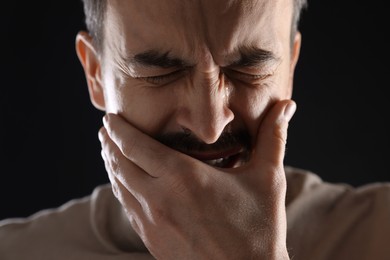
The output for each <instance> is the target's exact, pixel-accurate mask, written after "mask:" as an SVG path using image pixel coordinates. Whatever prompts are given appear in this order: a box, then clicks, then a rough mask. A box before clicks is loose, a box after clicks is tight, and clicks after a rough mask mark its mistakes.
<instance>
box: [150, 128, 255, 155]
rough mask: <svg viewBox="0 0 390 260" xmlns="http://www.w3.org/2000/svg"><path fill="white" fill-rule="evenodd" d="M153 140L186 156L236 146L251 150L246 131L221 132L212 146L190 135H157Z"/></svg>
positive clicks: (249, 139)
mask: <svg viewBox="0 0 390 260" xmlns="http://www.w3.org/2000/svg"><path fill="white" fill-rule="evenodd" d="M155 139H156V140H157V141H159V142H161V143H163V144H164V145H166V146H168V147H170V148H172V149H174V150H177V151H180V152H182V153H186V154H190V153H194V152H195V153H196V152H207V151H223V150H226V149H229V148H233V147H237V146H242V147H243V148H245V149H246V150H248V151H249V150H250V148H251V138H250V135H249V133H248V131H246V130H236V131H234V132H230V131H229V132H223V133H222V134H221V136H220V137H219V138H218V140H217V141H216V142H215V143H212V144H206V143H204V142H203V141H201V140H199V139H198V138H197V137H196V136H194V135H192V134H191V133H167V134H161V135H158V136H156V137H155Z"/></svg>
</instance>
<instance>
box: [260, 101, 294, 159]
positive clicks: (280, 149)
mask: <svg viewBox="0 0 390 260" xmlns="http://www.w3.org/2000/svg"><path fill="white" fill-rule="evenodd" d="M295 111H296V104H295V102H294V101H292V100H283V101H279V102H277V103H276V104H275V105H274V106H273V107H272V108H271V109H270V111H269V112H268V114H267V115H266V116H265V118H264V121H263V123H262V124H261V126H260V129H259V132H258V136H257V141H256V149H255V152H254V159H255V160H254V161H255V162H256V164H257V165H258V166H261V165H262V166H263V167H264V166H267V165H268V166H271V167H277V166H282V165H283V160H284V154H285V146H286V143H287V128H288V123H289V121H290V119H291V118H292V116H293V115H294V113H295Z"/></svg>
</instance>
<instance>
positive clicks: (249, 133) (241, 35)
mask: <svg viewBox="0 0 390 260" xmlns="http://www.w3.org/2000/svg"><path fill="white" fill-rule="evenodd" d="M107 5H108V6H107V13H106V18H105V27H104V44H103V52H102V55H101V57H100V59H97V60H98V62H97V63H98V66H99V67H100V73H101V79H100V85H99V86H100V88H101V89H100V91H101V92H99V91H98V93H95V94H94V95H95V96H99V95H102V96H101V97H100V99H101V100H104V101H103V102H100V104H101V106H100V108H103V109H105V110H106V112H109V113H116V114H120V115H122V116H123V117H124V118H125V119H126V120H127V121H128V122H129V123H131V124H133V125H134V126H136V127H137V128H139V129H140V130H142V131H143V132H145V133H147V134H149V135H150V136H152V137H154V138H156V139H157V140H160V141H161V142H163V143H165V144H167V145H168V146H171V147H172V148H174V149H176V150H180V151H182V152H184V153H187V154H189V155H191V156H193V157H195V158H198V159H200V160H202V161H205V162H207V163H209V164H211V165H214V166H219V167H236V166H238V165H240V164H241V163H242V162H243V161H245V160H247V159H248V158H250V156H248V155H249V154H250V151H251V150H252V149H253V146H252V144H253V143H254V142H255V139H256V136H257V130H258V127H259V125H260V123H261V121H262V118H263V116H264V114H265V113H266V111H267V109H268V108H269V107H270V106H271V105H272V104H273V103H274V102H275V101H277V100H282V99H288V98H290V97H291V92H292V76H293V70H294V67H295V63H296V60H297V56H298V52H299V44H300V42H299V37H298V38H297V39H296V42H295V45H291V38H290V30H291V17H292V1H291V0H259V1H254V0H248V1H242V0H237V1H235V0H229V1H227V0H199V1H182V0H169V1H168V0H160V1H154V0H143V1H135V0H110V1H107ZM99 93H101V94H99ZM92 96H93V95H92ZM92 98H93V99H94V97H92ZM95 98H96V97H95Z"/></svg>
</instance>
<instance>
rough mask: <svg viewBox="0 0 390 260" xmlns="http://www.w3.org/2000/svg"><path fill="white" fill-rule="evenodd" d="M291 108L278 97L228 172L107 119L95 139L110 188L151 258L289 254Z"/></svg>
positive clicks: (122, 122) (279, 256) (112, 118)
mask: <svg viewBox="0 0 390 260" xmlns="http://www.w3.org/2000/svg"><path fill="white" fill-rule="evenodd" d="M288 104H290V105H291V107H290V108H291V109H287V108H286V107H287V105H288ZM294 112H295V103H294V102H293V101H291V100H284V101H279V102H277V103H276V104H275V105H274V106H273V107H272V109H271V110H270V111H269V112H268V114H267V115H266V117H265V118H264V120H263V122H262V124H261V126H260V129H259V132H258V137H257V141H256V147H255V149H254V151H253V154H252V156H251V160H250V161H249V162H248V163H247V164H245V165H244V166H241V167H238V168H234V169H219V168H214V167H212V166H209V165H207V164H205V163H203V162H201V161H199V160H196V159H194V158H191V157H189V156H187V155H185V154H182V153H180V152H178V151H175V150H173V149H170V148H169V147H167V146H164V145H163V144H161V143H159V142H157V141H156V140H154V139H153V138H151V137H149V136H148V135H145V134H143V133H142V132H140V131H139V130H137V129H136V128H134V127H133V126H131V125H130V124H128V123H127V122H126V121H125V120H123V119H122V118H121V117H120V116H117V115H113V114H108V115H106V116H105V119H104V127H103V128H102V129H101V131H100V132H99V138H100V140H101V143H102V157H103V159H104V161H105V165H106V169H107V172H108V174H109V178H110V181H111V183H112V188H113V192H114V194H115V195H116V197H117V198H118V199H119V201H120V202H121V204H122V205H123V207H124V208H125V210H126V212H127V216H128V218H129V221H130V223H131V225H132V227H133V228H134V230H135V231H136V232H137V233H138V234H139V236H140V237H141V239H142V240H143V242H144V243H145V245H146V247H147V248H148V249H149V251H150V253H151V254H152V255H153V256H154V257H155V258H157V259H289V257H288V253H287V249H286V211H285V194H286V179H285V173H284V166H283V160H284V152H285V144H286V138H287V127H288V122H289V120H290V119H291V117H292V115H293V114H294Z"/></svg>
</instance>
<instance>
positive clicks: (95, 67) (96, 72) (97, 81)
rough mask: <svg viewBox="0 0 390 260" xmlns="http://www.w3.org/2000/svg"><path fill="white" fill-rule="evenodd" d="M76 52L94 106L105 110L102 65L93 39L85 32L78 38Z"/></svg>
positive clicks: (80, 33) (79, 34) (78, 35)
mask: <svg viewBox="0 0 390 260" xmlns="http://www.w3.org/2000/svg"><path fill="white" fill-rule="evenodd" d="M76 52H77V56H78V58H79V60H80V63H81V65H82V66H83V69H84V73H85V77H86V80H87V84H88V92H89V96H90V99H91V102H92V104H93V105H94V106H95V107H96V108H97V109H99V110H102V111H104V110H105V102H104V89H103V85H102V80H101V63H100V60H99V58H98V55H97V52H96V49H95V47H94V45H93V40H92V37H91V36H90V35H89V34H88V33H87V32H85V31H81V32H79V33H78V34H77V36H76Z"/></svg>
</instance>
